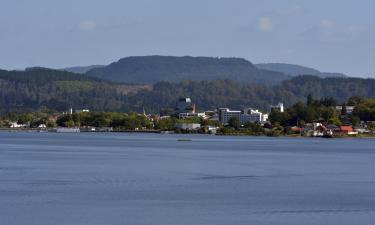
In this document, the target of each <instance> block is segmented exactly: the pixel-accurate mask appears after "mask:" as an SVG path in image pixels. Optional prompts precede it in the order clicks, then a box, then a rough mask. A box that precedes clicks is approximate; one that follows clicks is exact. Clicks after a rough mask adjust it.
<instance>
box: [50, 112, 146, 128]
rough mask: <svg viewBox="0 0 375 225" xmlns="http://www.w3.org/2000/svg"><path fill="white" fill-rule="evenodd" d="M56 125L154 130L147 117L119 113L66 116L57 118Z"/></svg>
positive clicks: (90, 113)
mask: <svg viewBox="0 0 375 225" xmlns="http://www.w3.org/2000/svg"><path fill="white" fill-rule="evenodd" d="M56 123H57V125H58V126H61V127H113V128H115V129H123V130H135V129H137V128H138V129H140V128H145V129H152V128H153V123H152V122H151V121H150V120H149V119H148V118H147V117H146V116H143V115H139V114H137V113H134V112H133V113H129V114H126V113H118V112H82V113H74V114H64V115H61V116H59V117H58V118H57V120H56Z"/></svg>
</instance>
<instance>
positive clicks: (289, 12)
mask: <svg viewBox="0 0 375 225" xmlns="http://www.w3.org/2000/svg"><path fill="white" fill-rule="evenodd" d="M275 14H276V15H277V16H281V17H292V16H301V15H303V14H305V10H304V9H303V8H302V7H301V6H298V5H295V6H292V7H291V8H289V9H286V10H278V11H276V12H275Z"/></svg>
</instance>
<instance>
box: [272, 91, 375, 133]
mask: <svg viewBox="0 0 375 225" xmlns="http://www.w3.org/2000/svg"><path fill="white" fill-rule="evenodd" d="M338 105H339V106H341V110H337V108H336V106H338ZM348 106H350V107H354V111H353V112H352V113H348V112H347V107H348ZM269 119H270V121H271V123H272V124H279V125H281V126H284V127H286V126H303V125H304V124H305V123H312V122H324V123H327V124H334V125H353V126H356V125H358V124H359V123H360V122H361V121H365V122H368V121H375V99H374V98H369V99H366V98H362V97H351V98H349V99H348V101H346V102H343V103H341V104H338V103H337V101H336V100H334V99H333V98H322V99H320V100H314V99H313V98H312V95H308V97H307V101H306V103H302V102H298V103H296V104H294V105H292V106H291V107H289V108H288V109H287V110H286V111H285V112H283V113H281V112H279V111H277V110H275V111H272V112H271V114H270V116H269Z"/></svg>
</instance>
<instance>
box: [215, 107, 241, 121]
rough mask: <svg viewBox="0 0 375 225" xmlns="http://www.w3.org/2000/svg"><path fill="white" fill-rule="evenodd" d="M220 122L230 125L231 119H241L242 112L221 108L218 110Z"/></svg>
mask: <svg viewBox="0 0 375 225" xmlns="http://www.w3.org/2000/svg"><path fill="white" fill-rule="evenodd" d="M218 114H219V121H220V122H221V123H222V124H228V122H229V120H230V119H231V118H238V119H240V117H241V114H242V112H241V111H238V110H230V109H229V108H220V109H219V110H218Z"/></svg>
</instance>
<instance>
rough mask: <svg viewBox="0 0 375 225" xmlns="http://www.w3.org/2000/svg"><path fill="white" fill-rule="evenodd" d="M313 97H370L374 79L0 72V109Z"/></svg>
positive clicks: (124, 107)
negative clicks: (120, 78)
mask: <svg viewBox="0 0 375 225" xmlns="http://www.w3.org/2000/svg"><path fill="white" fill-rule="evenodd" d="M309 94H312V95H313V97H314V98H322V97H333V98H335V99H337V101H338V102H343V101H344V100H347V99H348V98H350V97H352V96H362V97H372V98H373V97H375V80H374V79H360V78H325V79H322V78H318V77H314V76H299V77H295V78H293V79H290V80H286V81H284V82H282V83H281V84H278V85H274V86H269V85H261V84H257V83H248V82H247V83H246V82H237V81H232V80H211V81H182V82H178V83H175V82H158V83H156V84H155V85H153V86H147V85H146V86H139V85H124V84H117V83H112V82H107V81H103V80H100V79H96V78H90V77H87V76H83V75H79V74H73V73H69V72H64V71H55V70H46V69H43V70H32V71H26V72H14V71H3V70H0V113H6V112H11V111H18V112H21V111H35V110H39V109H41V108H44V107H47V108H49V109H53V110H57V111H66V110H68V109H69V108H70V107H73V108H75V109H82V108H89V109H90V110H92V111H123V112H129V111H138V112H141V111H142V109H143V108H145V109H146V111H147V112H152V113H158V112H160V111H161V110H163V109H168V108H169V109H171V108H174V106H175V102H176V100H177V99H178V98H179V97H190V98H192V100H193V101H194V102H195V103H196V105H197V107H198V109H199V110H213V109H215V108H217V107H230V108H234V109H241V108H244V107H256V108H260V109H263V110H267V109H268V108H269V105H270V104H275V103H278V102H284V103H285V104H286V105H291V104H293V103H296V102H298V101H305V100H306V96H307V95H309Z"/></svg>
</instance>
